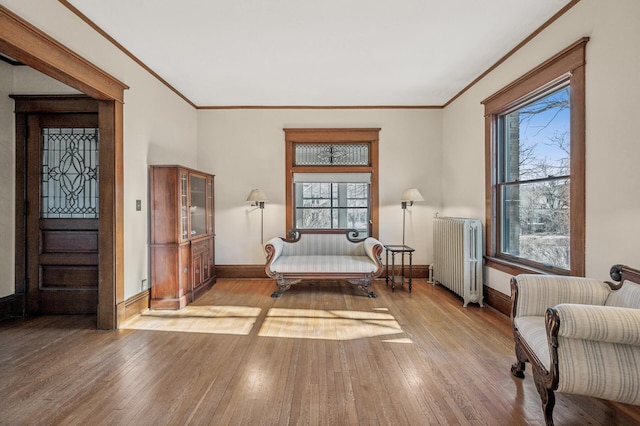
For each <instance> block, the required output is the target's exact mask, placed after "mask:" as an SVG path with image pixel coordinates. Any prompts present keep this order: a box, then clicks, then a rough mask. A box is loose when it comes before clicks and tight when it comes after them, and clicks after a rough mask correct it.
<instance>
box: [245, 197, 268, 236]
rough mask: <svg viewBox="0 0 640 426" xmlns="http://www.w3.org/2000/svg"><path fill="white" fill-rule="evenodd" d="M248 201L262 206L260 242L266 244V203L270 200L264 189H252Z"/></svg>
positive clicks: (256, 205) (253, 204) (255, 205)
mask: <svg viewBox="0 0 640 426" xmlns="http://www.w3.org/2000/svg"><path fill="white" fill-rule="evenodd" d="M247 201H249V202H250V203H251V205H252V206H254V207H259V208H260V244H264V203H265V202H266V201H269V200H268V199H267V196H266V195H265V193H264V192H262V190H260V189H252V190H251V192H250V193H249V196H248V197H247Z"/></svg>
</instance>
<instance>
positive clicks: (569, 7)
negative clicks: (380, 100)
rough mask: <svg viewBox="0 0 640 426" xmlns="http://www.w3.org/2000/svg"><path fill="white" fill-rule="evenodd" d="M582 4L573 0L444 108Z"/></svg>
mask: <svg viewBox="0 0 640 426" xmlns="http://www.w3.org/2000/svg"><path fill="white" fill-rule="evenodd" d="M579 2H580V0H571V1H570V2H569V3H567V5H566V6H565V7H563V8H562V9H560V10H559V11H558V12H557V13H556V14H555V15H553V16H552V17H551V18H549V19H548V20H547V21H546V22H545V23H544V24H542V25H541V26H540V27H538V28H537V29H536V30H535V31H534V32H532V33H531V34H530V35H529V36H528V37H527V38H525V39H524V40H522V41H521V42H520V43H518V45H517V46H516V47H514V48H513V49H511V50H510V51H509V52H508V53H507V54H506V55H504V56H503V57H502V58H500V59H499V60H498V62H496V63H495V64H493V65H492V66H490V67H489V68H488V69H487V70H486V71H485V72H483V73H482V74H480V75H479V76H478V77H477V78H476V79H475V80H473V81H472V82H471V83H469V84H468V85H467V87H465V88H464V89H462V90H461V91H459V92H458V93H457V94H456V95H455V96H454V97H453V98H451V99H449V100H448V101H447V102H445V104H444V105H443V106H442V107H443V108H446V107H447V106H449V105H450V104H451V103H452V102H453V101H455V100H456V99H458V98H459V97H460V96H462V95H463V94H464V93H465V92H466V91H467V90H469V89H471V88H472V87H473V86H475V85H476V84H477V83H478V82H479V81H480V80H482V79H483V78H485V77H486V76H487V75H489V74H490V73H491V72H492V71H493V70H495V69H496V68H498V67H499V66H500V65H502V64H503V63H504V62H505V61H506V60H507V59H509V58H510V57H511V56H513V55H514V54H515V53H516V52H517V51H519V50H520V49H522V48H523V47H524V46H525V45H527V44H528V43H529V42H530V41H531V40H533V39H534V38H536V36H537V35H538V34H540V33H541V32H542V31H544V30H545V29H546V28H547V27H548V26H550V25H551V24H553V23H554V22H555V21H556V20H557V19H558V18H560V17H561V16H562V15H564V14H565V13H567V12H568V11H569V10H570V9H571V8H572V7H573V6H575V5H576V4H578V3H579Z"/></svg>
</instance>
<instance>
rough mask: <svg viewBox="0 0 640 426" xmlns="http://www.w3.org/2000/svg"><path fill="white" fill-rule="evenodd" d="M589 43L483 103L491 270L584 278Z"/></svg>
mask: <svg viewBox="0 0 640 426" xmlns="http://www.w3.org/2000/svg"><path fill="white" fill-rule="evenodd" d="M587 41H588V39H587V38H585V39H582V40H579V41H578V42H576V43H574V44H573V45H572V46H570V47H568V48H567V49H565V50H564V51H562V52H560V53H558V54H557V55H556V56H554V57H553V58H551V59H549V60H548V61H546V62H545V63H543V64H542V65H540V66H539V67H537V68H535V69H534V70H532V71H531V72H529V73H527V74H526V75H524V76H523V77H521V78H520V79H518V80H517V81H515V82H514V83H511V84H510V85H508V86H507V87H506V88H504V89H503V90H501V91H499V92H497V93H496V94H494V95H493V96H491V97H490V98H488V99H486V100H485V101H483V104H484V105H485V117H486V121H485V122H486V132H485V134H486V153H487V158H486V167H487V189H486V194H487V221H486V225H487V248H486V254H487V256H486V258H487V265H488V266H490V267H495V268H496V269H500V270H503V271H504V272H507V273H510V274H518V273H523V272H547V273H559V274H571V275H578V276H581V275H584V256H585V253H584V209H585V195H584V194H585V159H584V158H585V157H584V146H585V140H584V139H585V137H584V127H585V125H584V64H585V46H586V43H587Z"/></svg>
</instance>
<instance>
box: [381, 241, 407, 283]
mask: <svg viewBox="0 0 640 426" xmlns="http://www.w3.org/2000/svg"><path fill="white" fill-rule="evenodd" d="M384 248H385V249H386V252H387V254H386V258H387V276H386V278H385V282H386V284H387V285H389V281H391V291H395V289H396V279H399V280H400V285H403V284H404V283H408V284H409V293H411V287H412V278H413V276H412V270H411V267H412V264H413V252H414V251H415V250H414V249H412V248H411V247H409V246H405V245H388V246H387V245H385V246H384ZM389 253H391V275H389ZM398 253H400V258H401V261H400V262H401V265H402V269H401V270H400V275H395V270H396V254H398ZM405 253H408V254H409V279H406V277H405V276H404V254H405Z"/></svg>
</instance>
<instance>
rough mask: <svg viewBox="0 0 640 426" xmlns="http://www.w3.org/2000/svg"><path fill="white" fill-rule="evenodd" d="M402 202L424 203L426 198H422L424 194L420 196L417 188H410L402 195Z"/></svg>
mask: <svg viewBox="0 0 640 426" xmlns="http://www.w3.org/2000/svg"><path fill="white" fill-rule="evenodd" d="M400 201H403V202H407V201H424V198H422V194H420V191H418V190H417V189H416V188H410V189H407V190H405V191H404V192H403V193H402V195H401V196H400Z"/></svg>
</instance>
